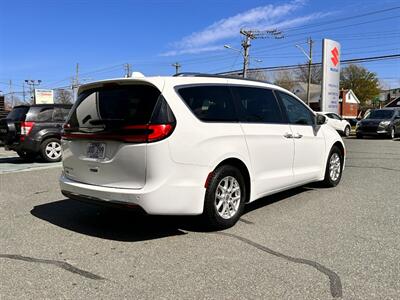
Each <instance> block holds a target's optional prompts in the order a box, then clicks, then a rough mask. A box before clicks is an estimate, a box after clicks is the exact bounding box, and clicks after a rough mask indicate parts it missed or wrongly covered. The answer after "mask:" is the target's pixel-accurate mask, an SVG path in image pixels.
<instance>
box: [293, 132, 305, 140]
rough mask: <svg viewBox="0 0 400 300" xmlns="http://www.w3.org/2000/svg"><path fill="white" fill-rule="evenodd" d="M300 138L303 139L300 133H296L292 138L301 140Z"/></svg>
mask: <svg viewBox="0 0 400 300" xmlns="http://www.w3.org/2000/svg"><path fill="white" fill-rule="evenodd" d="M302 137H303V135H302V134H300V133H296V134H295V135H294V136H293V138H295V139H301V138H302Z"/></svg>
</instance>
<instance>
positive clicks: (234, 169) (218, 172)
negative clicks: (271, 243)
mask: <svg viewBox="0 0 400 300" xmlns="http://www.w3.org/2000/svg"><path fill="white" fill-rule="evenodd" d="M325 120H326V118H325V117H324V116H323V115H319V114H315V113H314V112H313V111H312V110H310V109H309V108H308V107H307V106H306V105H305V104H304V103H303V102H302V101H301V100H299V98H297V97H296V96H295V95H294V94H292V93H290V92H288V91H286V90H284V89H282V88H280V87H278V86H275V85H271V84H266V83H262V82H256V81H251V80H243V79H230V78H226V77H221V76H220V77H217V76H207V75H193V74H192V75H186V76H183V75H182V76H177V77H147V78H146V77H143V78H121V79H112V80H105V81H99V82H94V83H90V84H85V85H82V86H81V87H80V88H79V95H78V100H77V101H76V103H75V105H74V106H73V108H72V111H71V114H70V116H69V119H68V121H67V123H66V124H65V126H64V134H63V139H62V145H63V150H64V156H63V173H62V175H61V178H60V184H61V191H62V193H63V194H64V195H65V196H67V197H69V198H71V199H76V200H82V201H89V202H94V203H98V204H117V205H122V206H126V207H130V206H139V207H141V208H142V209H143V210H144V211H145V212H147V213H148V214H157V215H200V214H202V215H203V218H204V220H205V221H206V223H207V225H209V226H210V227H213V228H215V229H218V228H219V229H220V228H227V227H229V226H232V225H234V224H235V223H236V222H237V220H238V219H239V217H240V215H241V214H242V212H243V208H244V205H245V203H249V202H252V201H254V200H256V199H259V198H262V197H264V196H267V195H270V194H273V193H276V192H279V191H282V190H287V189H290V188H293V187H296V186H300V185H304V184H307V183H310V182H315V181H322V182H323V183H324V184H325V185H327V186H331V187H333V186H336V185H337V184H338V183H339V181H340V179H341V175H342V170H343V166H344V162H345V146H344V144H343V141H342V139H341V138H340V136H339V135H338V133H337V132H336V131H335V130H333V129H332V128H331V127H330V126H327V125H325Z"/></svg>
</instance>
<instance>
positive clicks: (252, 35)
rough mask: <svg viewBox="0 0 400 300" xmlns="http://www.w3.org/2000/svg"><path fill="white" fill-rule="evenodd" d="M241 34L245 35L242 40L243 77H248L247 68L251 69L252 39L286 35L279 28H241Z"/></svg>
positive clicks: (274, 37)
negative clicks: (250, 51) (250, 50)
mask: <svg viewBox="0 0 400 300" xmlns="http://www.w3.org/2000/svg"><path fill="white" fill-rule="evenodd" d="M240 34H242V35H244V40H243V42H242V47H243V77H244V78H246V77H247V70H248V69H249V61H250V60H249V48H250V46H251V40H255V39H267V38H273V39H283V38H284V35H283V33H282V31H280V30H278V29H276V28H275V29H271V30H245V29H240Z"/></svg>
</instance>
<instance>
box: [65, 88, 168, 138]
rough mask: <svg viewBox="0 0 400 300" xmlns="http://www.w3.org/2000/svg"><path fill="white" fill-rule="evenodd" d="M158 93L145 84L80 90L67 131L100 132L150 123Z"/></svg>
mask: <svg viewBox="0 0 400 300" xmlns="http://www.w3.org/2000/svg"><path fill="white" fill-rule="evenodd" d="M159 97H160V91H159V90H158V89H156V88H155V87H152V86H149V85H112V86H108V87H107V86H106V87H102V88H97V89H91V90H87V91H84V92H83V93H81V94H80V95H79V96H78V100H77V103H76V104H75V106H74V110H73V112H72V114H71V117H70V119H69V120H68V123H69V124H70V127H71V129H80V130H83V131H93V130H94V131H101V130H106V129H113V128H116V127H121V126H125V125H138V124H147V123H149V122H150V118H151V115H152V113H153V110H154V107H155V105H156V103H157V100H158V98H159Z"/></svg>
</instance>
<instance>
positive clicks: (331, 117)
mask: <svg viewBox="0 0 400 300" xmlns="http://www.w3.org/2000/svg"><path fill="white" fill-rule="evenodd" d="M325 116H327V117H328V118H329V119H334V117H333V115H332V114H326V115H325Z"/></svg>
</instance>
